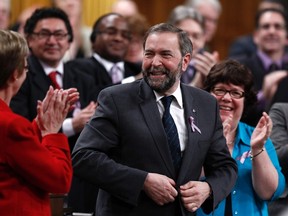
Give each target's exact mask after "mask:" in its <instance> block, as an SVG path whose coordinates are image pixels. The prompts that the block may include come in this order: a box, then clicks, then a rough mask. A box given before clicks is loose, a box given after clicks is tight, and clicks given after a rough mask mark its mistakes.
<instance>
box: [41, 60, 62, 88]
mask: <svg viewBox="0 0 288 216" xmlns="http://www.w3.org/2000/svg"><path fill="white" fill-rule="evenodd" d="M39 62H40V64H41V65H42V68H43V70H44V72H45V74H46V75H47V76H49V74H50V73H51V72H52V71H57V72H58V73H59V74H57V75H56V80H57V83H58V84H59V86H60V87H61V88H62V87H63V79H62V78H63V75H64V64H63V62H60V63H59V65H58V66H57V67H56V68H53V67H50V66H49V65H47V64H45V63H44V62H42V61H40V60H39Z"/></svg>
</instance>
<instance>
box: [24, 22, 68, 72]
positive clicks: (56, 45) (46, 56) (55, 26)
mask: <svg viewBox="0 0 288 216" xmlns="http://www.w3.org/2000/svg"><path fill="white" fill-rule="evenodd" d="M33 32H34V33H40V32H41V33H43V32H45V33H56V32H57V33H63V34H67V33H68V31H67V28H66V26H65V23H64V21H63V20H61V19H57V18H47V19H41V20H39V21H38V22H37V24H36V26H35V28H34V31H33ZM68 40H69V36H68V35H67V37H65V38H63V39H61V40H57V39H56V38H55V36H54V35H53V36H52V35H51V36H50V37H49V38H41V37H39V36H37V35H36V34H31V35H30V36H29V37H28V44H29V47H30V49H31V51H32V53H33V54H34V55H35V56H36V57H37V58H39V59H40V60H41V61H43V62H44V63H46V64H48V65H49V66H51V67H57V66H58V64H59V62H60V61H61V59H62V58H63V56H64V54H65V52H66V51H67V50H68V49H69V47H70V43H69V42H68Z"/></svg>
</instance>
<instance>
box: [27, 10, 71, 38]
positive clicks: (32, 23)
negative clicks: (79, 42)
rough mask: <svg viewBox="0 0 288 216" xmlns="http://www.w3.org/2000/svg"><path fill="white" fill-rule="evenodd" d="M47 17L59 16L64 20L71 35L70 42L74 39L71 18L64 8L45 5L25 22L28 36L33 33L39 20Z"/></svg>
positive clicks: (58, 17)
mask: <svg viewBox="0 0 288 216" xmlns="http://www.w3.org/2000/svg"><path fill="white" fill-rule="evenodd" d="M47 18H57V19H61V20H63V22H64V23H65V26H66V28H67V31H68V35H69V40H68V41H69V42H72V41H73V30H72V27H71V24H70V21H69V18H68V16H67V14H66V13H65V12H64V11H63V10H61V9H60V8H56V7H43V8H39V9H36V10H35V11H34V13H33V14H32V15H31V17H30V18H29V19H28V20H27V21H26V23H25V26H24V33H25V34H26V36H30V35H31V34H32V33H33V31H34V29H35V27H36V25H37V23H38V21H39V20H42V19H47Z"/></svg>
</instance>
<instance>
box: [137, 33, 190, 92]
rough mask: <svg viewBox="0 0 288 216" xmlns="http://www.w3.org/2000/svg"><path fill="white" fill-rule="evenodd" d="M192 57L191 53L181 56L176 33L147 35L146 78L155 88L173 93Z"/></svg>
mask: <svg viewBox="0 0 288 216" xmlns="http://www.w3.org/2000/svg"><path fill="white" fill-rule="evenodd" d="M190 58H191V56H190V54H186V55H185V56H184V57H182V56H181V52H180V47H179V42H178V37H177V34H176V33H170V32H161V33H152V34H151V35H149V36H148V37H147V40H146V43H145V47H144V58H143V64H142V69H143V76H144V79H145V80H146V81H147V83H148V84H149V85H150V87H151V88H152V89H153V90H155V91H157V92H159V93H162V94H167V95H168V94H171V93H173V92H174V91H175V90H176V88H177V86H178V85H179V83H180V77H181V74H182V72H183V71H185V70H186V68H187V65H188V63H189V62H190Z"/></svg>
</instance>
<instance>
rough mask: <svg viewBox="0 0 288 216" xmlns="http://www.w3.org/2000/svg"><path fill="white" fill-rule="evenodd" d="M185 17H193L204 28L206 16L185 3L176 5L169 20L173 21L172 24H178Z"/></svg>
mask: <svg viewBox="0 0 288 216" xmlns="http://www.w3.org/2000/svg"><path fill="white" fill-rule="evenodd" d="M184 19H192V20H194V21H195V22H197V23H198V24H199V25H200V26H201V27H202V28H203V29H204V18H203V17H202V15H201V14H200V13H199V12H198V11H196V10H195V9H194V8H192V7H189V6H185V5H179V6H177V7H175V8H174V9H173V10H172V11H171V13H170V16H169V18H168V21H167V22H168V23H171V24H172V25H177V24H178V23H179V22H181V21H182V20H184Z"/></svg>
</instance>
